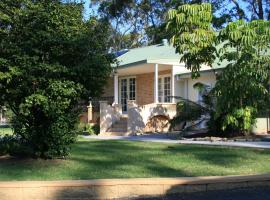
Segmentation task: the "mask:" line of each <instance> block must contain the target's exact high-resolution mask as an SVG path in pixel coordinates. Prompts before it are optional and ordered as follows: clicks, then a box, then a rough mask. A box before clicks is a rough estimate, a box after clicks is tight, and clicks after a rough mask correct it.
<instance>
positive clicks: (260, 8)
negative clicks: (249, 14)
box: [257, 0, 264, 19]
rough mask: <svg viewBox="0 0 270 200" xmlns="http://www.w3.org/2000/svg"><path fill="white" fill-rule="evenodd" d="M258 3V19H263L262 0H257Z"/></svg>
mask: <svg viewBox="0 0 270 200" xmlns="http://www.w3.org/2000/svg"><path fill="white" fill-rule="evenodd" d="M257 2H258V10H259V11H258V18H259V19H264V13H263V3H262V0H257Z"/></svg>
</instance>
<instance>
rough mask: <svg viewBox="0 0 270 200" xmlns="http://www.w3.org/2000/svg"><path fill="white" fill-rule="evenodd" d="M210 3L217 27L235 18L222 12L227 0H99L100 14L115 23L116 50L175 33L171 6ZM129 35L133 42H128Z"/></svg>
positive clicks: (157, 39) (96, 1)
mask: <svg viewBox="0 0 270 200" xmlns="http://www.w3.org/2000/svg"><path fill="white" fill-rule="evenodd" d="M202 2H210V3H212V5H213V6H212V9H213V10H212V12H213V13H215V17H214V22H215V23H214V24H215V27H217V28H220V27H222V26H223V24H224V23H227V22H228V21H230V20H231V18H230V16H229V15H228V13H223V12H219V10H220V9H221V8H222V7H226V5H227V4H228V2H229V1H227V0H225V1H224V0H181V1H179V0H174V1H171V0H116V1H115V0H114V1H112V0H105V1H103V0H95V1H92V5H94V7H95V8H96V7H98V13H99V14H100V15H101V17H103V18H106V19H107V20H108V21H109V22H110V23H111V25H112V29H111V30H112V32H111V33H112V34H111V40H112V47H113V48H114V49H115V50H119V49H123V48H132V47H137V46H141V45H145V44H156V43H159V42H161V40H162V39H164V38H170V36H171V34H170V33H168V32H166V31H165V27H166V24H165V22H166V20H165V19H166V13H167V12H168V10H169V9H172V8H177V7H178V6H180V5H184V4H188V3H189V4H194V3H202ZM125 36H128V38H129V40H128V41H131V42H129V43H126V37H125Z"/></svg>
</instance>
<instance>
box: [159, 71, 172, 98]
mask: <svg viewBox="0 0 270 200" xmlns="http://www.w3.org/2000/svg"><path fill="white" fill-rule="evenodd" d="M158 101H159V102H160V103H171V102H172V100H171V77H170V76H160V77H159V78H158Z"/></svg>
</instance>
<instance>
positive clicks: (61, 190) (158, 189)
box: [0, 174, 270, 200]
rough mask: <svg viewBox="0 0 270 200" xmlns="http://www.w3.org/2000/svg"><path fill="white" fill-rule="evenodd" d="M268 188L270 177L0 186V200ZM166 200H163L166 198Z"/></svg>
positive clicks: (100, 199) (98, 199)
mask: <svg viewBox="0 0 270 200" xmlns="http://www.w3.org/2000/svg"><path fill="white" fill-rule="evenodd" d="M269 185H270V175H269V174H263V175H254V176H228V177H226V176H225V177H213V176H212V177H186V178H148V179H103V180H85V181H11V182H0V199H1V200H83V199H85V200H86V199H96V200H104V199H107V200H108V199H134V197H138V198H141V199H145V198H147V197H154V196H155V197H159V199H163V197H165V196H167V195H170V194H179V195H181V194H183V193H192V192H207V191H211V190H231V189H237V188H249V187H260V186H263V187H265V186H269ZM166 199H167V198H166Z"/></svg>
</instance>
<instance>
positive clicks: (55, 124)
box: [0, 0, 112, 157]
mask: <svg viewBox="0 0 270 200" xmlns="http://www.w3.org/2000/svg"><path fill="white" fill-rule="evenodd" d="M82 11H83V5H82V4H78V3H75V2H70V3H62V2H61V1H57V0H55V1H45V0H38V1H30V0H17V1H9V0H3V1H1V2H0V35H1V37H0V46H1V48H0V93H1V103H2V104H7V105H8V107H9V108H10V109H12V111H13V112H14V114H15V117H14V119H13V125H14V130H15V133H16V134H17V136H18V137H19V138H20V146H24V147H25V148H26V149H28V150H30V152H31V155H35V156H38V157H54V156H64V155H66V154H67V153H68V150H69V145H70V144H71V143H72V142H73V141H74V139H75V135H76V134H75V123H76V121H77V117H78V112H79V109H78V103H79V102H80V101H82V100H84V99H88V97H89V96H98V95H99V94H100V93H101V92H102V89H103V86H104V85H105V83H106V81H107V78H108V76H109V75H110V72H111V67H110V63H111V62H112V59H111V56H109V55H108V54H107V49H106V47H107V46H108V44H107V42H108V41H107V39H106V38H108V36H107V33H108V31H107V30H108V29H107V26H105V25H106V24H104V23H103V22H101V21H98V20H96V19H94V18H91V19H89V20H88V21H84V18H83V14H82ZM101 27H102V30H103V31H100V30H101Z"/></svg>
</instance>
